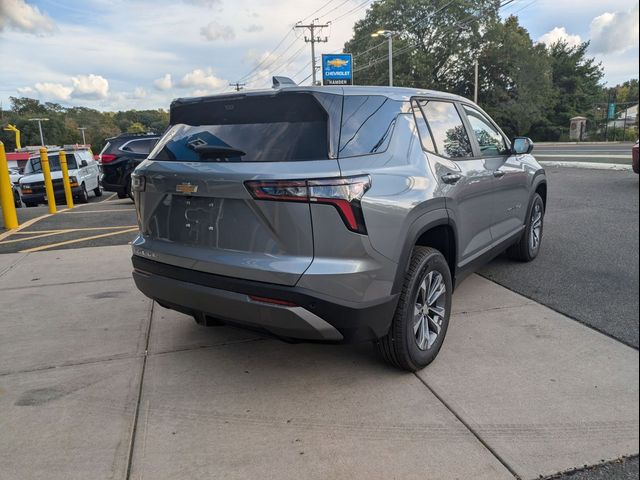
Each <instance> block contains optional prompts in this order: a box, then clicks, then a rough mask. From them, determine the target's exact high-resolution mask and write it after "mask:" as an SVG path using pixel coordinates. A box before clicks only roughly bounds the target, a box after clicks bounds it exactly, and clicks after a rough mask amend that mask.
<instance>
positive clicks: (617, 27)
mask: <svg viewBox="0 0 640 480" xmlns="http://www.w3.org/2000/svg"><path fill="white" fill-rule="evenodd" d="M638 31H639V29H638V4H636V6H635V7H633V8H632V9H631V10H630V11H628V12H614V13H611V12H605V13H603V14H602V15H599V16H597V17H595V18H594V19H593V20H592V21H591V28H590V32H589V35H590V37H591V51H592V52H593V53H612V52H623V51H625V50H627V49H629V48H632V47H634V46H635V47H637V46H638V37H639V35H638Z"/></svg>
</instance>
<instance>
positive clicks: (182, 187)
mask: <svg viewBox="0 0 640 480" xmlns="http://www.w3.org/2000/svg"><path fill="white" fill-rule="evenodd" d="M197 191H198V186H197V185H191V184H190V183H179V184H178V185H176V192H180V193H196V192H197Z"/></svg>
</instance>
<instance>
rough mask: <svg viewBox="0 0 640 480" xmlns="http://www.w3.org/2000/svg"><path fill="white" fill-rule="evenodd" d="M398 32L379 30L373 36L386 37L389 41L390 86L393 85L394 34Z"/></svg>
mask: <svg viewBox="0 0 640 480" xmlns="http://www.w3.org/2000/svg"><path fill="white" fill-rule="evenodd" d="M397 33H398V32H393V31H391V30H378V31H377V32H376V33H372V34H371V36H372V37H385V38H386V39H387V40H388V41H389V86H390V87H393V36H394V35H396V34H397Z"/></svg>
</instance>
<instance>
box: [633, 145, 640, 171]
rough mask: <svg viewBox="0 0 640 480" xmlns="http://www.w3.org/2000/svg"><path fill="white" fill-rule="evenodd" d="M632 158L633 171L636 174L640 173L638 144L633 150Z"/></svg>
mask: <svg viewBox="0 0 640 480" xmlns="http://www.w3.org/2000/svg"><path fill="white" fill-rule="evenodd" d="M631 156H632V158H633V161H632V162H631V164H632V165H633V171H634V172H636V173H640V164H639V163H638V142H636V144H635V145H634V146H633V148H632V149H631Z"/></svg>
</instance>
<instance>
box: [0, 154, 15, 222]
mask: <svg viewBox="0 0 640 480" xmlns="http://www.w3.org/2000/svg"><path fill="white" fill-rule="evenodd" d="M0 206H1V207H2V216H3V217H4V228H6V229H7V230H13V229H14V228H18V215H17V214H16V205H15V204H14V203H13V190H12V189H11V177H9V165H8V164H7V155H6V154H5V152H4V143H2V142H0Z"/></svg>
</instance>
